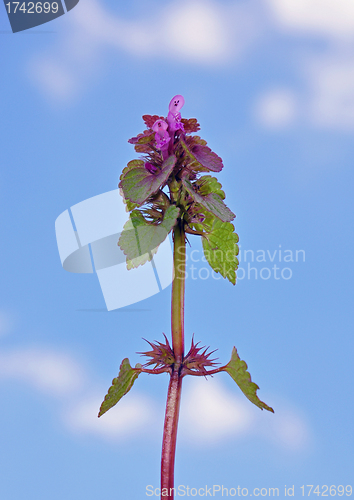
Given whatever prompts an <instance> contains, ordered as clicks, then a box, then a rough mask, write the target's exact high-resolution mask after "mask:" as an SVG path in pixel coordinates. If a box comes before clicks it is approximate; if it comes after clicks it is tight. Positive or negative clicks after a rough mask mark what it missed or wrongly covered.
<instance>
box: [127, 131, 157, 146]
mask: <svg viewBox="0 0 354 500" xmlns="http://www.w3.org/2000/svg"><path fill="white" fill-rule="evenodd" d="M154 137H155V134H154V132H152V131H151V130H144V132H143V133H142V134H138V135H137V136H136V137H132V138H131V139H128V142H129V143H130V144H146V143H147V142H151V141H153V140H154Z"/></svg>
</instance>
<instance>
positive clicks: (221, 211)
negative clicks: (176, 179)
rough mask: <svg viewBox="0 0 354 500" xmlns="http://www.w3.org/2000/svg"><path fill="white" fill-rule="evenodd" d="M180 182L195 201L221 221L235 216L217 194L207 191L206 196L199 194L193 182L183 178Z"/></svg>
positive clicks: (229, 219) (226, 220) (228, 220)
mask: <svg viewBox="0 0 354 500" xmlns="http://www.w3.org/2000/svg"><path fill="white" fill-rule="evenodd" d="M182 183H183V185H184V187H185V188H186V190H187V191H188V193H189V194H190V196H191V197H192V198H193V200H194V201H195V202H196V203H199V204H200V205H202V206H203V207H204V208H205V209H206V210H207V211H208V212H211V213H212V214H214V215H216V217H219V219H221V220H222V221H223V222H230V221H232V220H233V219H234V218H235V217H236V215H235V214H234V213H233V212H231V210H230V209H229V208H228V207H227V206H226V205H225V203H224V202H223V201H222V199H221V198H220V196H219V195H218V194H216V193H209V194H208V195H207V196H201V195H200V194H199V193H197V192H196V191H195V189H194V187H193V184H192V183H191V182H190V181H189V180H188V179H183V181H182Z"/></svg>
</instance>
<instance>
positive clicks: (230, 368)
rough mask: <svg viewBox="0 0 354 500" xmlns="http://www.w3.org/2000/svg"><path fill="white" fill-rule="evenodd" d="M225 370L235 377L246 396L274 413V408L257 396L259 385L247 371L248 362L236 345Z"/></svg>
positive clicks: (261, 407)
mask: <svg viewBox="0 0 354 500" xmlns="http://www.w3.org/2000/svg"><path fill="white" fill-rule="evenodd" d="M224 370H225V371H226V372H227V373H228V374H229V375H230V376H231V377H232V378H233V379H234V381H235V382H236V384H237V385H238V386H239V388H240V389H241V391H242V392H243V394H244V395H245V396H246V398H248V399H249V400H250V401H251V402H252V403H253V404H255V405H256V406H258V408H260V409H261V410H263V409H265V410H268V411H271V412H272V413H274V410H273V408H271V407H270V406H268V405H266V404H265V403H263V401H261V400H260V399H259V397H258V396H257V389H259V387H258V385H257V384H255V383H254V382H252V380H251V375H250V374H249V372H248V371H247V363H246V362H245V361H242V359H240V357H239V355H238V354H237V349H236V347H234V348H233V349H232V355H231V360H230V361H229V362H228V364H227V365H226V366H225V368H224Z"/></svg>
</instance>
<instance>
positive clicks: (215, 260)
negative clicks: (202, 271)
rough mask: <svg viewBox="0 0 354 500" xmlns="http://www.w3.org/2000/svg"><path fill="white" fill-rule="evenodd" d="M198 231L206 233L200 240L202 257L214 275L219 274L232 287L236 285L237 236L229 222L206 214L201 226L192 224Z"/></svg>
mask: <svg viewBox="0 0 354 500" xmlns="http://www.w3.org/2000/svg"><path fill="white" fill-rule="evenodd" d="M194 227H195V229H197V230H198V231H203V230H204V231H206V232H205V233H204V234H203V236H202V238H203V240H202V244H203V250H204V255H205V258H206V259H207V261H208V262H209V264H210V266H211V267H212V268H213V269H214V271H215V272H216V273H220V274H221V275H222V276H223V277H224V278H227V279H228V280H229V281H230V282H231V283H232V284H233V285H235V284H236V269H237V267H238V259H237V255H238V246H237V242H238V235H237V234H236V233H234V229H235V228H234V226H233V224H231V223H230V222H222V221H221V220H220V219H217V218H216V217H213V216H211V214H208V213H207V214H206V219H205V221H204V223H203V224H194Z"/></svg>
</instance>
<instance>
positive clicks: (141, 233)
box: [118, 205, 179, 269]
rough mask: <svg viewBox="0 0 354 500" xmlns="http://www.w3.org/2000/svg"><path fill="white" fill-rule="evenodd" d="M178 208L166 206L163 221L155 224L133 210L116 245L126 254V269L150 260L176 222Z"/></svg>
mask: <svg viewBox="0 0 354 500" xmlns="http://www.w3.org/2000/svg"><path fill="white" fill-rule="evenodd" d="M178 216H179V208H177V207H176V206H175V205H171V206H169V207H168V208H167V210H166V212H165V215H164V218H163V221H162V222H161V223H160V224H158V225H156V224H151V223H149V222H147V221H146V219H145V218H144V217H143V215H142V213H141V212H139V211H138V210H134V211H133V212H132V213H131V215H130V219H129V220H128V222H126V223H125V225H124V228H123V231H122V233H121V235H120V238H119V241H118V245H119V246H120V248H121V249H122V250H123V252H124V254H125V255H126V256H127V267H128V269H132V268H136V267H138V266H141V265H143V264H145V263H146V262H148V261H151V259H152V257H153V254H154V253H156V252H157V249H158V247H159V245H160V244H161V243H162V242H163V241H164V240H165V239H166V236H167V235H168V233H169V232H170V231H171V230H172V229H173V227H174V226H175V224H176V221H177V217H178Z"/></svg>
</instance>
